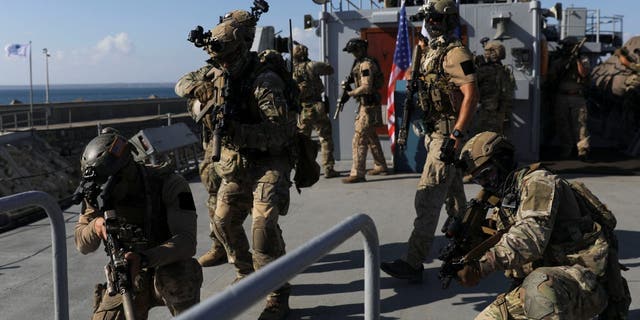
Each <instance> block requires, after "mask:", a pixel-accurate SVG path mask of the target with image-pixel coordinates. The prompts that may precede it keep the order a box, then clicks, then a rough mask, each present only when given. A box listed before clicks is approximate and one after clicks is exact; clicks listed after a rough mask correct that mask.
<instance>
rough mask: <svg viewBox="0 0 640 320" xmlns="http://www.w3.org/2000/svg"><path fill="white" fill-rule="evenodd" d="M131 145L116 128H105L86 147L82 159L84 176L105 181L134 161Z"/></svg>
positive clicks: (81, 164)
mask: <svg viewBox="0 0 640 320" xmlns="http://www.w3.org/2000/svg"><path fill="white" fill-rule="evenodd" d="M131 151H132V149H131V145H130V144H129V142H128V141H127V139H126V138H125V137H123V136H121V135H120V134H119V133H118V132H117V131H115V130H109V129H106V130H103V133H101V134H100V135H99V136H97V137H95V138H93V139H92V140H91V141H89V143H88V144H87V146H86V147H85V148H84V152H83V153H82V158H81V159H80V170H81V173H82V178H83V179H87V180H95V181H97V182H105V181H106V180H107V178H108V177H109V176H112V175H114V174H116V173H118V172H119V171H120V170H122V169H123V168H124V167H126V166H127V165H129V164H130V163H132V161H133V155H132V154H131Z"/></svg>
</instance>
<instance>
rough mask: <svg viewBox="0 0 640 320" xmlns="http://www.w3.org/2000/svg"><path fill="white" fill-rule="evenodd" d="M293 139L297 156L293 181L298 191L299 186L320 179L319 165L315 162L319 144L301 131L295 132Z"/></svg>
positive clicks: (309, 184) (308, 184) (304, 185)
mask: <svg viewBox="0 0 640 320" xmlns="http://www.w3.org/2000/svg"><path fill="white" fill-rule="evenodd" d="M295 140H296V144H295V147H296V153H297V155H296V156H297V157H296V165H295V170H296V173H295V175H294V177H293V181H294V182H295V184H296V190H298V193H300V192H301V190H300V188H308V187H311V186H312V185H314V184H315V183H316V182H318V180H319V179H320V165H319V164H318V162H316V157H317V156H318V149H319V148H320V145H319V144H318V142H316V141H313V140H311V138H310V137H309V136H307V135H305V134H304V133H302V132H296V139H295Z"/></svg>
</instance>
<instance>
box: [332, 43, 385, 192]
mask: <svg viewBox="0 0 640 320" xmlns="http://www.w3.org/2000/svg"><path fill="white" fill-rule="evenodd" d="M367 46H368V44H367V41H366V40H363V39H360V38H353V39H351V40H349V42H347V44H346V45H345V47H344V48H343V49H342V51H346V52H349V53H351V54H352V55H353V56H354V57H355V61H354V62H353V67H351V78H352V79H353V81H354V83H355V88H353V89H352V90H350V91H349V92H348V94H349V96H350V97H354V98H356V99H357V100H358V103H359V106H358V113H357V115H356V120H355V133H354V134H353V142H352V147H353V151H352V152H353V164H352V166H351V172H350V173H349V176H348V177H346V178H344V179H342V182H343V183H357V182H364V181H366V179H365V177H364V176H365V173H366V174H369V175H386V174H387V173H388V171H389V169H388V168H387V162H386V159H385V158H384V153H383V152H382V146H381V145H380V139H379V138H378V135H377V134H376V130H375V126H377V125H381V124H382V110H381V105H380V94H379V93H378V89H380V88H381V87H382V85H383V82H384V79H383V75H382V71H381V70H380V65H379V64H378V61H377V60H376V59H375V58H373V57H370V56H368V55H367ZM342 89H343V90H345V88H342ZM368 149H371V154H372V155H373V163H374V167H373V169H372V170H369V171H367V172H365V170H366V160H367V150H368Z"/></svg>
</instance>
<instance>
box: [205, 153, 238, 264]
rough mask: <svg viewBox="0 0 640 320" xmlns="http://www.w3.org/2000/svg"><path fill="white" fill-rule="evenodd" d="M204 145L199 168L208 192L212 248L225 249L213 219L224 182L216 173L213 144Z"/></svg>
mask: <svg viewBox="0 0 640 320" xmlns="http://www.w3.org/2000/svg"><path fill="white" fill-rule="evenodd" d="M202 146H203V149H204V157H203V159H202V162H200V164H199V167H198V169H199V171H200V180H201V181H202V184H203V185H204V188H205V190H207V193H208V196H207V209H209V210H208V211H209V230H210V233H209V238H211V241H212V245H211V248H213V249H214V250H216V251H218V250H224V247H223V246H222V243H221V242H220V240H218V238H216V234H215V232H214V231H213V229H214V226H213V220H214V217H215V212H216V198H217V194H218V189H219V188H220V183H222V178H220V176H218V174H217V173H216V170H215V168H214V165H213V160H212V159H211V154H212V153H213V148H212V145H211V144H210V143H209V144H206V143H203V145H202ZM229 261H231V260H229Z"/></svg>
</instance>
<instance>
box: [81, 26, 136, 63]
mask: <svg viewBox="0 0 640 320" xmlns="http://www.w3.org/2000/svg"><path fill="white" fill-rule="evenodd" d="M133 49H134V45H133V42H131V40H129V35H128V34H127V33H125V32H120V33H118V34H116V35H115V36H113V35H108V36H106V37H104V38H103V39H102V40H100V41H99V42H98V44H96V45H95V46H94V47H93V48H91V52H90V56H91V61H92V62H98V61H100V60H102V59H103V58H104V57H107V56H127V55H129V54H130V53H131V52H133Z"/></svg>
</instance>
